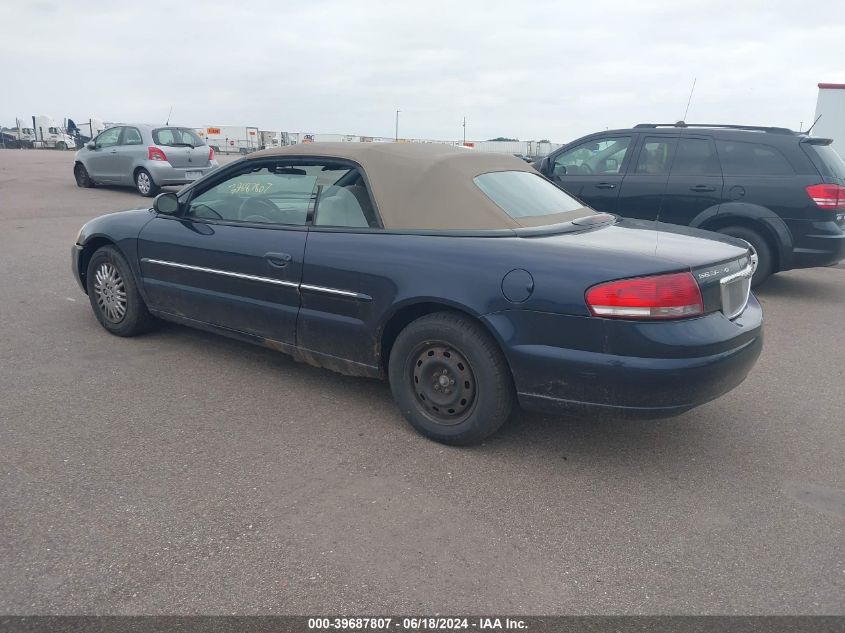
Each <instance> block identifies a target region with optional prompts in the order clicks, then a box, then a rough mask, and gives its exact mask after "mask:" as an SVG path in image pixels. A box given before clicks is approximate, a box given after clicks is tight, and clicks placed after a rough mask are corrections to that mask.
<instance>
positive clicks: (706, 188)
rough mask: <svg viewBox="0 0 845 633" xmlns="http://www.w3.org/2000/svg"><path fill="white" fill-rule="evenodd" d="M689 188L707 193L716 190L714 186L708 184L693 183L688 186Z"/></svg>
mask: <svg viewBox="0 0 845 633" xmlns="http://www.w3.org/2000/svg"><path fill="white" fill-rule="evenodd" d="M689 190H690V191H698V192H701V193H709V192H711V191H716V187H711V186H710V185H695V186H694V187H690V188H689Z"/></svg>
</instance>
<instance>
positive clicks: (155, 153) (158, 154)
mask: <svg viewBox="0 0 845 633" xmlns="http://www.w3.org/2000/svg"><path fill="white" fill-rule="evenodd" d="M147 159H149V160H163V161H166V160H167V156H165V155H164V152H163V151H161V150H160V149H159V148H158V147H153V146H152V145H151V146H150V147H148V148H147Z"/></svg>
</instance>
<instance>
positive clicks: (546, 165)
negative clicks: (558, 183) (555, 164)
mask: <svg viewBox="0 0 845 633" xmlns="http://www.w3.org/2000/svg"><path fill="white" fill-rule="evenodd" d="M550 167H551V161H550V160H549V157H548V156H546V157H545V158H543V160H541V161H540V173H541V174H543V175H544V176H548V175H549V172H551V168H550Z"/></svg>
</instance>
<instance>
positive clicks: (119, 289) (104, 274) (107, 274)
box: [94, 262, 126, 323]
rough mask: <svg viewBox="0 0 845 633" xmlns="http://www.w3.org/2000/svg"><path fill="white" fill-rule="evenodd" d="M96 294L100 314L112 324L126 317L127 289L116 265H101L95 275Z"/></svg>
mask: <svg viewBox="0 0 845 633" xmlns="http://www.w3.org/2000/svg"><path fill="white" fill-rule="evenodd" d="M94 293H95V294H96V297H97V306H98V307H99V308H100V312H101V313H102V315H103V316H104V317H106V318H107V319H108V320H109V321H111V322H112V323H120V322H121V321H122V320H123V317H125V316H126V287H125V286H124V285H123V278H122V277H121V276H120V273H119V272H118V271H117V267H115V265H114V264H112V263H109V262H105V263H103V264H100V266H99V267H98V268H97V271H96V272H95V273H94Z"/></svg>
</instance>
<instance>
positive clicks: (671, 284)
mask: <svg viewBox="0 0 845 633" xmlns="http://www.w3.org/2000/svg"><path fill="white" fill-rule="evenodd" d="M586 299H587V306H588V307H589V308H590V312H592V313H593V314H594V315H595V316H602V317H613V318H619V319H683V318H686V317H691V316H697V315H699V314H703V313H704V303H703V302H702V300H701V290H699V288H698V284H697V283H695V279H694V278H693V276H692V274H690V273H672V274H669V275H655V276H653V277H636V278H634V279H620V280H618V281H609V282H607V283H603V284H599V285H597V286H593V287H592V288H590V289H589V290H587V294H586Z"/></svg>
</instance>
